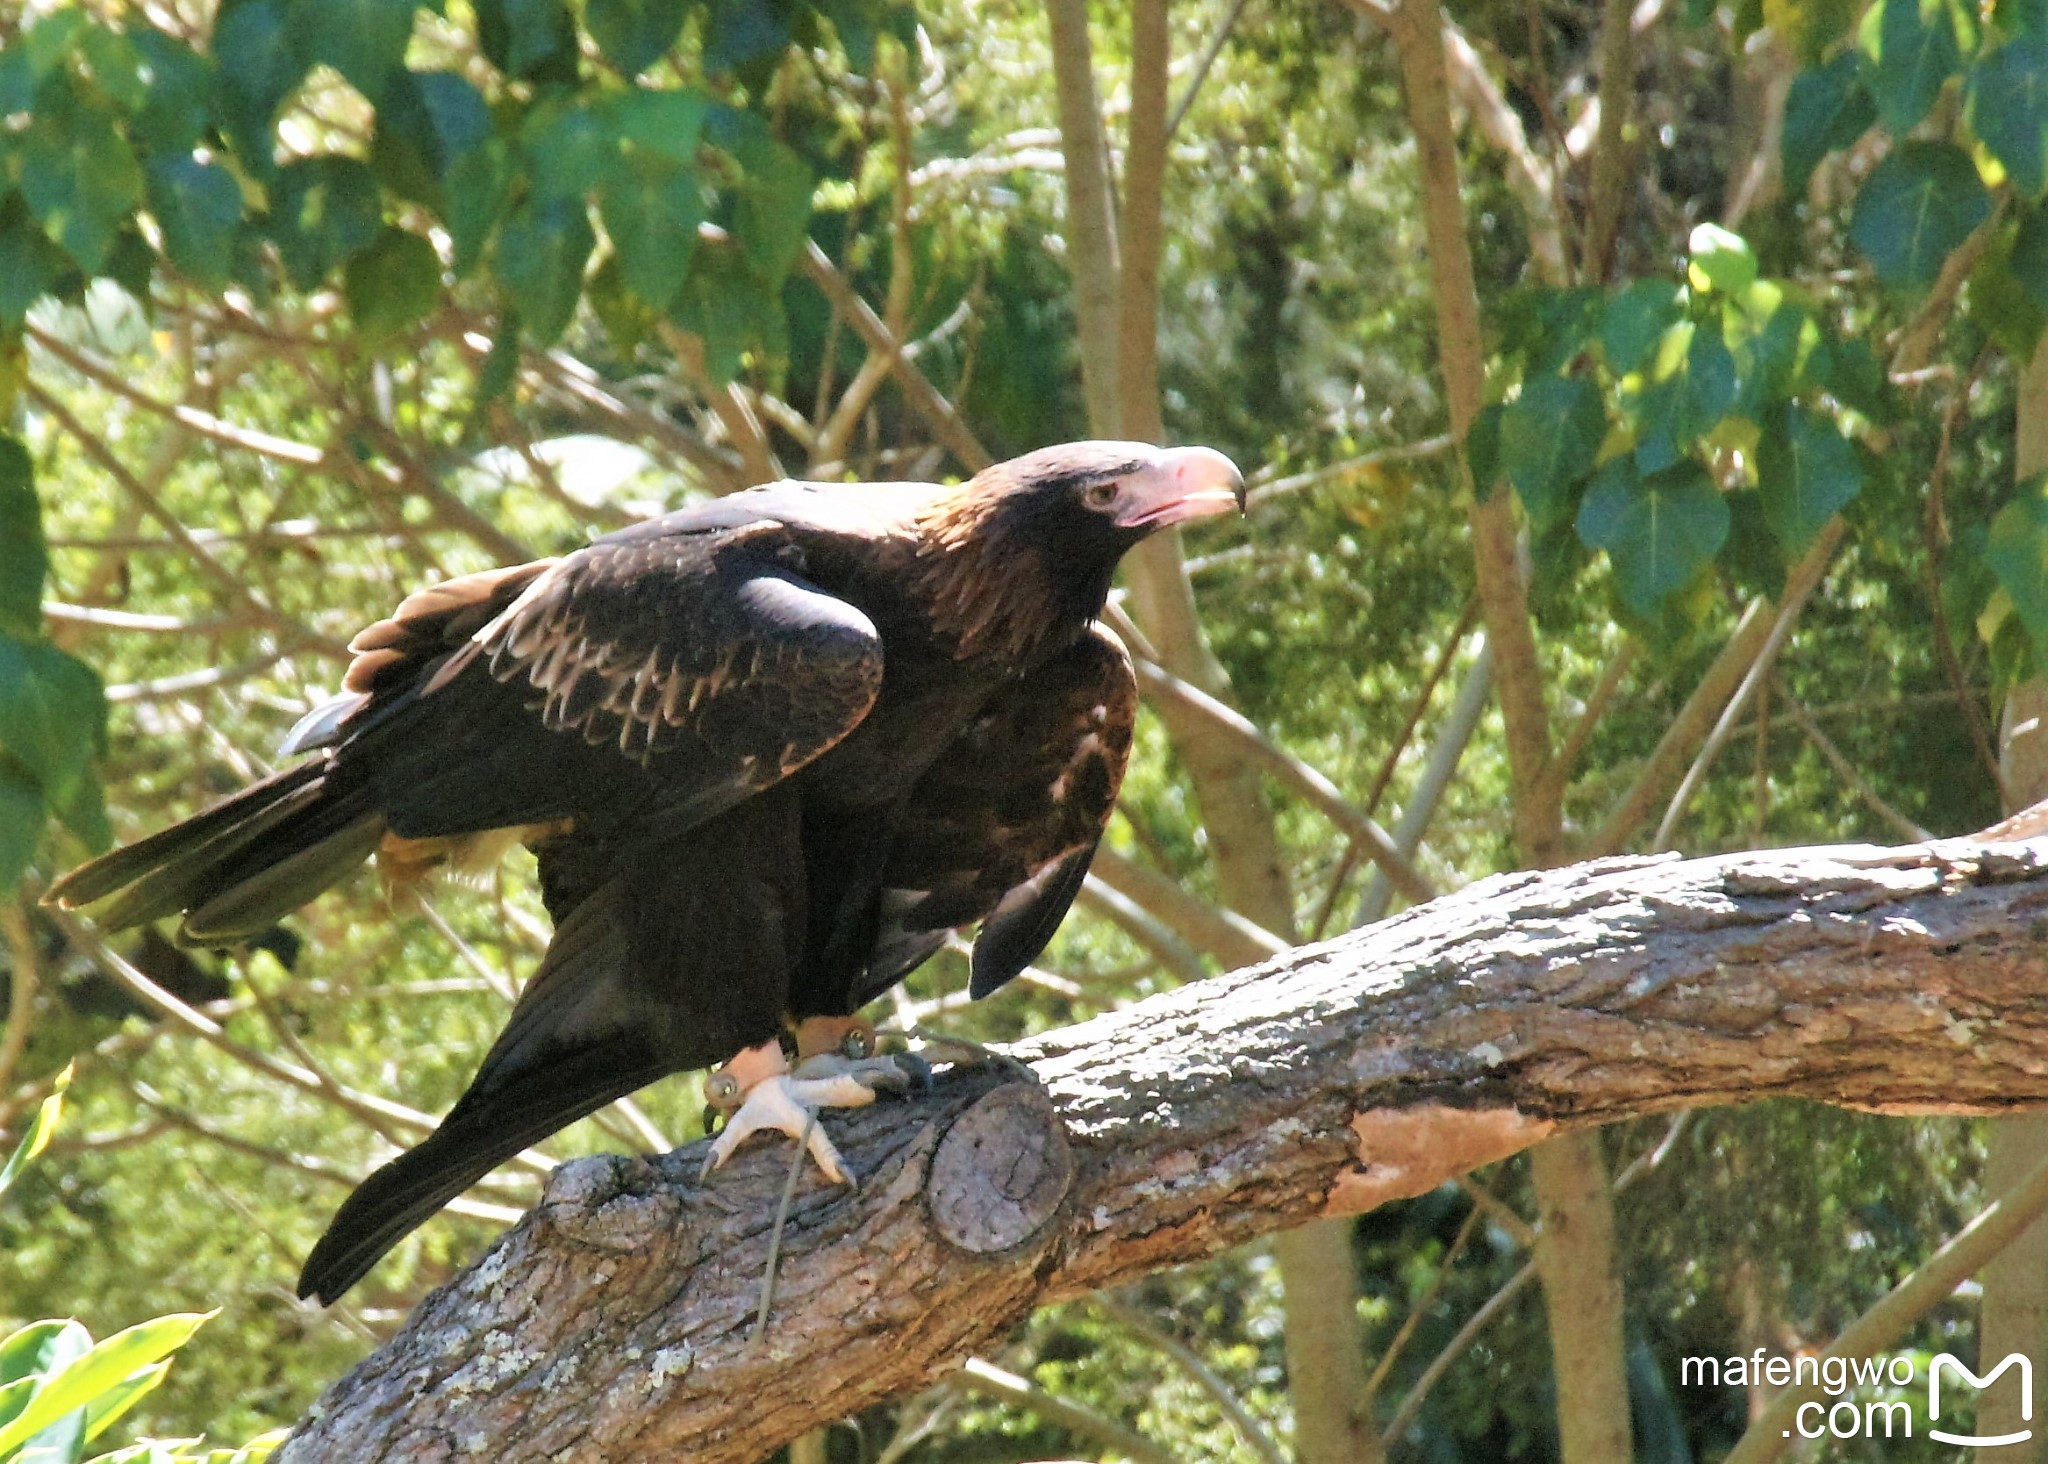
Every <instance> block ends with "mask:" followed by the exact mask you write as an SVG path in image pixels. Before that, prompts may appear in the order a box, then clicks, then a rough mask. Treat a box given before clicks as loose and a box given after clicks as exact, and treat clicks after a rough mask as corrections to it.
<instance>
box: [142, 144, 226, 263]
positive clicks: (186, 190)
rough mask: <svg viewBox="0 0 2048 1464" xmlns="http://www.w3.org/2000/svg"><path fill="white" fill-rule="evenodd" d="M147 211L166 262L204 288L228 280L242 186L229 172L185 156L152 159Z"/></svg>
mask: <svg viewBox="0 0 2048 1464" xmlns="http://www.w3.org/2000/svg"><path fill="white" fill-rule="evenodd" d="M149 209H150V212H151V213H153V214H155V215H156V221H157V225H158V227H159V228H161V229H162V230H163V239H164V254H165V256H166V257H167V258H168V259H169V260H170V261H171V263H172V264H174V265H176V266H177V267H178V268H179V269H180V270H182V271H184V273H185V274H186V275H187V276H189V277H190V278H191V279H192V280H194V281H196V282H197V283H198V284H200V285H203V286H205V287H206V288H207V289H209V290H218V289H219V288H221V286H223V285H225V284H226V283H227V282H228V279H229V278H230V275H231V273H232V271H233V268H234V260H235V232H236V230H238V229H240V228H241V226H242V186H241V185H240V184H239V183H237V182H236V181H235V175H234V174H232V173H230V172H229V171H228V170H227V169H226V168H223V167H221V166H220V164H218V163H202V162H201V161H199V159H198V158H195V157H191V156H185V157H163V158H158V159H157V160H156V161H155V162H153V163H151V164H150V165H149Z"/></svg>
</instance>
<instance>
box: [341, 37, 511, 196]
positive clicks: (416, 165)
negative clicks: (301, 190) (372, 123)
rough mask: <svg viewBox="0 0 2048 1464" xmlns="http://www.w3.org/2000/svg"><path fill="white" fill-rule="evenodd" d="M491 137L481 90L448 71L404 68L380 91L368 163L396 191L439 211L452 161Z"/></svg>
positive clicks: (487, 113)
mask: <svg viewBox="0 0 2048 1464" xmlns="http://www.w3.org/2000/svg"><path fill="white" fill-rule="evenodd" d="M490 136H491V109H490V107H489V106H488V105H487V104H486V103H485V101H484V99H483V95H482V93H480V92H479V91H477V89H476V88H475V87H473V86H471V85H470V84H469V82H468V80H467V79H465V78H463V77H461V76H458V75H456V74H455V73H454V72H452V71H417V72H415V71H402V72H399V73H397V74H396V75H395V76H393V78H392V79H391V83H390V85H388V86H387V87H386V88H385V90H384V101H383V103H382V104H381V105H380V106H379V107H378V108H377V130H376V132H375V133H374V134H373V135H372V137H371V140H370V163H371V166H372V167H373V168H374V169H375V170H376V172H377V176H378V177H379V178H381V179H383V180H384V183H385V185H386V186H387V187H389V188H390V189H391V190H392V191H393V192H394V193H397V194H398V195H399V196H400V197H402V198H410V199H412V200H413V201H414V202H417V203H424V204H426V205H427V206H428V207H430V208H432V209H434V210H435V211H436V212H440V211H441V210H443V209H444V208H445V207H446V198H445V196H444V193H443V190H442V186H441V185H442V182H443V180H444V179H445V178H446V177H447V175H448V170H449V166H450V164H452V163H453V162H454V161H455V160H456V159H457V158H460V157H462V156H463V155H464V154H465V153H467V152H469V151H470V150H471V149H472V148H477V147H481V146H483V144H484V143H485V142H486V141H487V140H489V138H490Z"/></svg>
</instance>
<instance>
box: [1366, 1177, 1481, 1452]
mask: <svg viewBox="0 0 2048 1464" xmlns="http://www.w3.org/2000/svg"><path fill="white" fill-rule="evenodd" d="M1468 1188H1470V1187H1468ZM1470 1192H1471V1193H1472V1195H1473V1197H1474V1198H1475V1199H1476V1198H1477V1197H1478V1195H1479V1194H1481V1193H1483V1192H1484V1191H1482V1190H1479V1189H1471V1191H1470ZM1487 1198H1488V1199H1489V1200H1491V1199H1493V1197H1492V1195H1491V1194H1488V1195H1487ZM1493 1202H1494V1203H1495V1204H1496V1205H1498V1204H1499V1203H1500V1202H1499V1201H1498V1200H1494V1201H1493ZM1485 1213H1486V1209H1485V1207H1484V1206H1482V1205H1474V1206H1473V1207H1472V1208H1471V1209H1470V1210H1468V1211H1467V1212H1466V1214H1465V1220H1464V1223H1463V1224H1461V1225H1460V1226H1459V1227H1458V1233H1457V1235H1455V1236H1454V1237H1452V1239H1451V1243H1450V1246H1449V1247H1448V1248H1447V1249H1446V1250H1445V1251H1444V1258H1443V1259H1442V1260H1441V1261H1439V1262H1437V1266H1436V1272H1435V1274H1434V1275H1432V1276H1431V1277H1430V1278H1429V1285H1427V1286H1425V1287H1424V1288H1423V1291H1422V1295H1420V1296H1418V1297H1417V1298H1416V1299H1415V1302H1414V1304H1413V1305H1412V1306H1410V1307H1409V1308H1408V1315H1407V1316H1405V1317H1403V1318H1402V1319H1401V1326H1400V1329H1399V1330H1398V1331H1396V1332H1395V1333H1394V1337H1393V1340H1392V1341H1390V1342H1389V1343H1387V1345H1386V1348H1385V1349H1384V1350H1383V1351H1382V1352H1381V1353H1380V1360H1379V1361H1378V1362H1377V1363H1376V1364H1374V1366H1373V1370H1372V1375H1371V1376H1370V1377H1368V1378H1367V1379H1366V1380H1365V1390H1364V1391H1363V1392H1362V1393H1360V1394H1359V1396H1358V1405H1357V1406H1356V1407H1355V1408H1354V1409H1352V1413H1353V1415H1354V1416H1355V1417H1357V1418H1360V1419H1365V1420H1370V1419H1371V1418H1372V1405H1373V1402H1374V1400H1376V1399H1377V1398H1378V1397H1379V1395H1380V1389H1381V1388H1382V1387H1384V1386H1385V1385H1386V1381H1387V1374H1388V1373H1390V1372H1392V1371H1393V1370H1394V1364H1395V1363H1396V1362H1397V1361H1399V1360H1400V1357H1401V1352H1402V1350H1403V1349H1404V1348H1406V1347H1407V1345H1408V1341H1409V1339H1410V1338H1411V1337H1413V1336H1414V1335H1415V1329H1416V1328H1417V1327H1419V1326H1421V1325H1422V1319H1423V1318H1424V1317H1426V1316H1428V1315H1429V1309H1430V1308H1431V1307H1433V1306H1435V1305H1436V1299H1437V1297H1438V1296H1439V1295H1441V1294H1442V1292H1443V1289H1444V1283H1445V1282H1446V1281H1447V1280H1449V1279H1450V1275H1451V1268H1452V1267H1453V1266H1455V1265H1456V1264H1457V1263H1458V1257H1459V1256H1461V1255H1463V1254H1464V1253H1465V1246H1466V1244H1467V1243H1468V1242H1469V1241H1470V1240H1471V1239H1472V1237H1473V1236H1474V1235H1475V1234H1476V1233H1478V1230H1479V1217H1480V1216H1481V1215H1484V1214H1485Z"/></svg>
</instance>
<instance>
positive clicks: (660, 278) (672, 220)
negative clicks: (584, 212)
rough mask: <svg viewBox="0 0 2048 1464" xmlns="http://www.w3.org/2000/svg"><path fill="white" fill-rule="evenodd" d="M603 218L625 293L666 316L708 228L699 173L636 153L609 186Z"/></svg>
mask: <svg viewBox="0 0 2048 1464" xmlns="http://www.w3.org/2000/svg"><path fill="white" fill-rule="evenodd" d="M598 213H599V215H600V216H601V217H602V218H603V219H604V229H605V233H606V234H608V235H610V236H611V241H612V247H613V249H614V250H615V251H616V253H617V257H618V262H619V272H620V278H621V279H622V280H623V282H624V283H625V285H626V287H627V288H628V289H630V290H631V291H632V292H633V293H634V294H635V295H637V296H639V297H640V299H641V300H643V301H645V302H646V303H647V304H648V305H650V306H652V307H653V308H654V309H656V310H666V309H667V308H668V306H669V304H670V302H671V301H673V300H674V299H675V297H676V291H678V290H680V289H681V288H682V285H683V281H684V280H685V279H686V278H687V277H688V276H689V273H690V262H691V260H692V259H693V258H694V257H695V255H696V252H697V226H698V225H699V224H701V223H703V222H704V195H703V190H702V189H701V188H700V187H699V186H698V183H697V175H696V172H695V171H694V170H693V169H691V168H689V167H688V166H686V165H685V164H682V163H677V162H672V161H670V160H669V159H668V158H665V157H660V156H657V155H655V154H653V153H647V152H639V153H636V154H635V155H634V156H632V157H629V158H627V159H626V160H625V161H624V163H623V164H621V166H620V167H619V169H618V170H617V171H616V172H615V173H614V174H613V175H612V177H611V178H610V179H609V180H608V181H607V182H606V183H605V185H604V189H603V191H602V193H601V194H600V195H599V198H598Z"/></svg>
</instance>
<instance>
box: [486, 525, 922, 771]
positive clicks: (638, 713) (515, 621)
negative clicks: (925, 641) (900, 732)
mask: <svg viewBox="0 0 2048 1464" xmlns="http://www.w3.org/2000/svg"><path fill="white" fill-rule="evenodd" d="M803 572H804V559H803V554H802V551H801V550H800V549H799V548H798V547H797V545H796V544H795V543H794V541H793V540H792V539H791V537H790V535H789V532H788V530H786V529H785V528H784V527H783V526H782V525H781V524H778V523H775V522H772V521H765V520H764V521H761V522H757V523H751V524H747V525H743V526H741V527H739V528H736V529H723V530H718V531H715V532H681V533H673V534H665V535H659V536H645V537H638V538H632V539H624V540H619V541H600V542H599V543H596V544H593V545H591V546H590V547H589V548H586V549H583V550H580V551H579V552H577V553H575V554H571V555H569V556H567V557H566V558H564V559H562V560H561V561H560V562H559V563H557V564H555V565H554V566H552V567H551V568H550V569H549V570H548V572H547V573H545V574H543V575H542V576H540V577H539V578H537V579H536V580H535V581H534V582H533V583H532V584H531V585H529V586H528V587H527V588H526V590H525V592H524V593H523V594H521V595H520V597H519V598H518V599H517V600H516V601H514V602H513V603H512V604H511V606H510V607H508V608H507V609H506V610H505V611H504V613H502V614H501V615H499V616H498V618H497V619H495V620H494V621H492V622H491V623H490V624H489V625H487V626H485V627H484V628H483V629H482V630H481V631H480V632H478V634H477V637H476V642H477V645H478V647H479V651H480V654H481V655H482V657H483V658H484V660H485V662H486V664H487V665H488V666H489V668H490V672H491V674H492V675H493V676H495V677H496V678H497V679H498V680H500V681H503V682H509V683H515V684H521V683H523V684H524V685H526V686H528V687H530V688H532V690H533V691H534V692H536V693H537V694H538V697H539V710H540V715H541V718H542V721H543V722H544V723H545V725H546V726H547V727H548V728H549V729H550V730H551V731H557V732H568V733H574V734H577V735H580V736H581V737H582V738H583V739H584V740H585V741H586V742H588V743H590V744H592V745H593V746H596V745H602V744H605V743H614V744H616V745H617V747H618V749H619V751H620V752H622V753H624V754H625V755H627V756H628V757H631V758H634V759H636V760H640V761H649V760H651V759H653V758H655V757H657V756H658V755H660V754H662V753H665V752H668V751H671V750H674V749H678V748H679V747H681V746H684V745H686V744H688V743H689V742H691V741H693V740H694V741H695V742H696V743H698V744H700V745H701V749H702V750H703V751H707V752H709V753H710V754H711V755H712V756H713V758H714V759H716V760H718V761H721V762H727V763H732V764H735V765H736V771H737V772H738V774H739V776H741V778H742V779H743V781H745V782H747V783H749V784H754V785H758V786H765V784H766V783H769V782H774V781H776V780H778V779H780V778H782V777H786V776H788V775H789V774H790V773H792V772H795V771H796V770H797V769H798V768H800V767H802V766H803V765H804V764H805V763H807V762H809V761H810V760H811V759H812V758H814V757H816V756H818V755H819V754H820V753H822V752H824V751H825V750H826V749H827V748H829V747H831V746H832V744H833V743H835V742H837V741H838V740H839V739H840V738H842V737H844V736H845V735H846V734H847V733H848V732H850V731H852V730H853V728H854V727H855V726H857V725H858V724H859V722H860V721H861V719H862V718H863V717H865V716H866V715H867V713H868V710H869V708H870V707H872V706H873V705H874V701H875V697H876V695H877V694H878V693H879V691H880V690H881V684H882V642H881V636H880V634H879V632H877V630H876V629H875V626H874V623H873V622H872V621H870V620H869V619H868V617H867V616H866V615H865V614H864V613H863V612H862V611H860V610H859V609H857V608H856V607H854V606H852V605H850V604H848V603H847V602H845V601H844V600H841V599H838V598H837V597H836V596H833V595H830V594H827V593H826V592H825V591H823V590H821V589H819V588H818V587H817V586H816V585H814V584H811V583H810V582H809V581H807V580H806V579H804V578H803Z"/></svg>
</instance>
